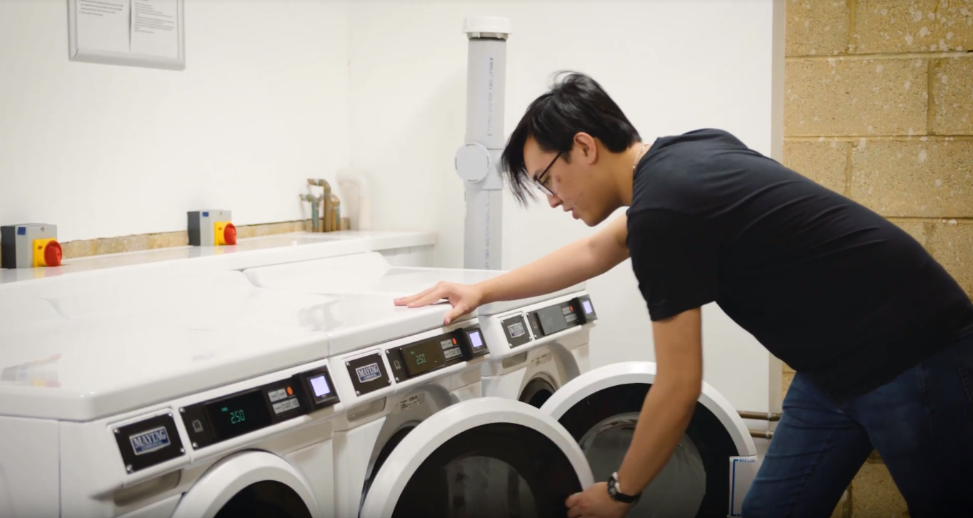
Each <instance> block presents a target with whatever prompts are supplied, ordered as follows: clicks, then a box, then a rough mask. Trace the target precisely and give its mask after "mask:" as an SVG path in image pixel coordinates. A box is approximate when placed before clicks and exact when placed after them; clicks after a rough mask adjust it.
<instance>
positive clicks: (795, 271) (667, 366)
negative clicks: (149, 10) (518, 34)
mask: <svg viewBox="0 0 973 518" xmlns="http://www.w3.org/2000/svg"><path fill="white" fill-rule="evenodd" d="M502 161H503V164H502V165H503V168H504V173H505V175H506V179H507V181H508V182H509V184H510V185H511V188H512V190H513V192H514V194H515V195H516V196H517V197H518V199H519V200H520V201H521V202H523V201H524V200H525V199H526V195H527V194H528V186H535V187H536V188H537V189H539V190H541V191H542V192H544V193H545V194H546V195H547V198H548V201H549V203H550V205H551V207H553V208H556V207H559V206H560V207H561V208H562V209H563V210H564V211H565V212H570V213H571V214H572V216H574V218H576V219H581V220H582V221H584V222H585V223H586V224H587V225H588V226H595V225H598V224H599V223H601V222H603V221H604V220H605V219H606V218H608V216H609V215H610V214H612V212H613V211H615V210H616V209H617V208H619V207H623V206H627V207H628V209H627V211H626V215H625V216H623V217H620V218H618V219H616V220H615V221H613V222H611V223H609V224H608V225H606V226H605V227H604V228H603V229H602V230H600V231H599V232H597V233H596V234H594V235H592V236H590V237H588V238H585V239H582V240H580V241H578V242H575V243H572V244H569V245H567V246H565V247H564V248H562V249H560V250H557V251H555V252H553V253H551V254H550V255H548V256H546V257H544V258H542V259H539V260H537V261H535V262H533V263H531V264H528V265H526V266H523V267H521V268H518V269H516V270H513V271H511V272H509V273H506V274H504V275H502V276H499V277H497V278H495V279H492V280H490V281H487V282H484V283H482V284H479V285H472V286H469V285H457V284H449V283H440V284H438V285H437V286H435V287H432V288H430V289H429V290H426V291H424V292H422V293H420V294H417V295H414V296H412V297H406V298H404V299H400V300H398V301H397V302H396V303H397V304H400V305H401V304H408V305H409V306H420V305H424V304H428V303H432V302H434V301H437V300H439V299H441V298H446V299H448V300H449V302H450V303H451V304H452V305H453V309H452V310H451V311H450V313H449V315H448V316H447V321H449V320H450V319H454V318H456V317H457V316H459V315H462V314H465V313H467V312H469V311H472V310H473V309H475V308H476V307H478V306H479V305H481V304H485V303H488V302H492V301H496V300H507V299H515V298H521V297H528V296H534V295H538V294H542V293H548V292H551V291H555V290H558V289H560V288H563V287H567V286H570V285H573V284H575V283H577V282H580V281H583V280H586V279H590V278H592V277H595V276H597V275H600V274H602V273H604V272H606V271H608V270H609V269H611V268H612V267H614V266H615V265H617V264H619V263H620V262H622V261H623V260H625V259H626V258H629V257H631V260H632V268H633V270H634V271H635V274H636V278H637V279H638V283H639V289H640V291H641V293H642V296H643V297H644V299H645V302H646V304H647V306H648V312H649V315H650V318H651V320H652V325H653V336H654V338H655V353H656V362H657V372H658V374H657V376H656V383H655V384H654V385H653V387H652V390H650V391H649V393H648V395H647V396H646V399H645V403H644V405H643V409H642V412H643V415H649V414H651V415H652V416H653V418H652V419H645V420H640V421H639V423H638V426H637V428H636V430H635V433H634V436H633V438H632V442H631V444H630V446H629V449H628V452H627V454H626V456H625V459H624V461H623V462H622V465H621V466H619V468H618V471H617V477H616V476H613V477H612V480H611V482H612V483H613V484H615V488H616V489H617V491H618V492H619V493H621V496H618V495H615V494H614V493H610V492H609V490H608V485H607V484H606V482H605V481H601V482H599V483H597V484H595V485H594V486H592V487H589V488H587V489H585V491H584V492H582V493H579V494H576V495H573V496H571V497H570V498H569V499H568V500H567V502H566V505H567V508H568V509H567V515H568V516H569V517H572V518H573V517H579V516H583V517H603V518H607V517H621V516H624V515H625V514H626V512H627V510H628V504H626V503H625V502H624V500H626V497H625V495H628V496H629V497H631V496H635V495H637V494H639V493H640V492H641V491H642V490H643V489H644V488H645V487H646V486H647V485H648V484H649V483H651V482H652V480H653V478H654V477H655V476H656V475H657V474H658V473H659V472H660V470H661V469H662V467H663V466H664V465H665V464H666V462H667V460H668V458H669V457H670V455H671V454H672V452H673V450H674V449H675V447H676V445H677V443H678V442H679V439H680V438H681V437H682V434H683V432H684V430H685V429H686V427H687V425H688V423H689V421H690V418H691V417H692V412H693V410H694V407H695V403H696V400H697V398H698V397H699V394H700V386H701V380H702V366H701V363H702V360H701V346H702V344H701V319H700V307H701V306H703V305H704V304H707V303H709V302H714V301H715V302H716V303H717V304H719V306H720V307H721V308H722V309H723V311H724V312H726V314H727V315H729V316H730V317H731V318H732V319H733V320H734V321H735V322H736V323H738V324H739V325H740V326H741V327H743V328H744V329H746V330H747V331H749V332H750V333H751V334H753V335H754V336H755V337H756V339H757V340H759V341H760V343H761V344H763V345H764V346H765V347H766V348H767V349H768V350H769V351H770V352H771V353H772V354H774V355H775V356H777V357H778V358H780V359H782V360H783V361H784V362H786V363H787V364H788V365H790V366H792V367H794V369H795V370H796V371H797V374H796V375H795V377H794V381H793V383H792V384H791V387H790V390H789V391H788V393H787V397H786V398H785V400H784V405H783V407H784V414H783V418H782V419H781V421H780V423H779V425H778V427H777V430H776V433H775V436H774V439H773V440H772V441H771V444H770V446H769V450H768V452H767V454H766V457H765V459H764V461H763V464H762V466H761V468H760V470H759V473H758V475H757V478H756V480H755V481H754V483H753V486H752V487H751V489H750V492H749V494H748V495H747V498H746V500H745V501H744V504H743V515H744V516H746V517H748V518H755V517H764V516H768V517H785V516H822V517H827V516H830V514H831V511H832V510H833V509H834V507H835V505H836V504H837V502H838V500H839V498H840V496H841V493H842V492H843V490H844V489H845V488H846V487H847V486H848V484H849V482H850V481H851V480H852V478H853V477H854V475H855V474H856V473H857V471H858V469H859V468H860V467H861V465H862V463H863V462H864V461H865V459H866V458H867V457H868V456H869V454H870V453H871V452H872V450H873V449H875V450H877V451H878V452H879V454H880V455H881V456H882V457H883V459H884V461H885V463H886V465H887V466H888V469H889V471H890V472H891V474H892V477H893V478H894V480H895V482H896V484H897V486H898V488H899V490H900V491H901V493H902V494H903V496H904V497H905V499H906V502H907V503H908V505H909V510H910V513H911V515H912V516H914V517H922V516H929V517H937V516H973V499H971V497H970V495H971V494H973V304H971V303H970V300H969V298H968V297H967V295H966V294H965V293H964V292H963V290H962V289H961V288H960V287H959V286H958V285H957V283H956V282H955V281H954V280H953V278H952V277H950V275H949V274H948V273H947V272H946V271H945V270H944V269H943V268H942V267H941V266H940V265H939V264H937V263H936V261H934V260H933V259H932V257H930V255H929V254H928V253H927V252H926V251H925V250H924V249H923V247H922V246H921V245H920V244H919V243H917V242H916V241H915V240H914V239H912V238H911V237H910V236H909V235H908V234H906V233H905V232H903V231H902V230H900V229H899V228H898V227H896V226H895V225H893V224H891V223H889V222H888V221H887V220H885V219H884V218H882V217H881V216H879V215H878V214H875V213H874V212H872V211H870V210H868V209H867V208H865V207H863V206H862V205H860V204H858V203H855V202H853V201H851V200H849V199H847V198H845V197H843V196H841V195H839V194H837V193H834V192H831V191H829V190H827V189H825V188H824V187H821V186H820V185H818V184H816V183H814V182H812V181H810V180H808V179H807V178H804V177H803V176H801V175H799V174H798V173H796V172H794V171H792V170H790V169H788V168H785V167H783V166H782V165H780V164H779V163H777V162H775V161H773V160H771V159H769V158H766V157H764V156H762V155H761V154H759V153H757V152H755V151H753V150H751V149H749V148H747V146H745V145H744V144H743V143H742V142H740V141H739V140H738V139H737V138H735V137H734V136H733V135H731V134H729V133H727V132H725V131H720V130H713V129H707V130H698V131H692V132H689V133H686V134H684V135H678V136H669V137H662V138H658V139H655V141H654V142H652V143H651V144H646V143H643V142H642V141H641V138H640V136H639V134H638V132H637V131H636V130H635V128H634V127H633V125H632V124H631V123H630V122H629V121H628V119H627V118H626V117H625V115H624V114H623V113H622V111H621V110H620V109H619V108H618V106H617V105H616V104H615V103H614V102H613V101H612V99H611V98H610V97H609V96H608V95H607V93H605V91H604V90H603V89H602V88H601V87H600V85H599V84H598V83H596V82H595V81H594V80H592V79H591V78H589V77H586V76H584V75H580V74H570V75H567V76H566V77H564V78H563V79H562V80H560V81H559V82H557V83H556V84H555V85H554V86H553V88H552V89H551V90H550V91H549V92H547V93H545V94H544V95H542V96H540V97H539V98H538V99H536V100H535V101H534V102H533V103H532V104H531V105H530V107H529V108H528V110H527V113H526V114H525V115H524V117H523V119H522V120H521V121H520V123H519V124H518V126H517V128H516V129H515V130H514V131H513V133H512V135H511V137H510V141H509V143H508V145H507V147H506V149H505V150H504V153H503V159H502Z"/></svg>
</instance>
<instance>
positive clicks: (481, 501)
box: [336, 398, 593, 518]
mask: <svg viewBox="0 0 973 518" xmlns="http://www.w3.org/2000/svg"><path fill="white" fill-rule="evenodd" d="M336 476H341V474H340V473H338V474H336ZM592 483H593V479H592V476H591V469H590V468H589V467H588V462H587V461H586V460H585V457H584V453H583V452H582V451H581V448H579V447H578V444H577V442H576V441H575V440H574V439H573V438H572V437H571V435H570V434H569V433H568V432H567V430H565V429H564V428H563V427H562V426H561V425H559V424H558V423H557V421H555V420H554V419H552V418H550V417H549V416H546V415H544V414H542V413H541V412H540V411H539V410H538V409H536V408H534V407H532V406H530V405H528V404H526V403H521V402H520V401H514V400H510V399H502V398H480V399H474V400H470V401H464V402H462V403H458V404H455V405H452V406H450V407H448V408H447V409H445V410H443V411H440V412H438V413H436V414H434V415H432V416H431V417H429V418H428V419H426V420H425V421H423V422H422V423H420V424H419V425H418V426H416V428H415V429H413V430H412V432H410V433H409V434H408V435H407V436H405V438H403V439H402V442H400V443H399V445H398V447H396V448H395V450H393V451H392V453H391V454H390V455H389V456H388V458H387V459H386V460H385V462H384V464H382V467H381V469H380V470H379V472H378V474H377V475H376V477H375V479H374V481H373V482H372V486H371V488H370V489H369V491H368V495H367V496H366V497H365V501H364V502H363V504H362V508H361V511H360V513H359V517H360V518H412V517H415V516H422V517H425V518H447V517H448V518H496V517H498V516H519V517H523V518H533V517H536V518H547V517H549V516H567V507H565V505H564V502H565V500H566V499H567V498H568V497H569V496H570V495H572V494H573V493H576V492H579V491H581V490H582V489H584V488H586V487H588V486H589V485H591V484H592Z"/></svg>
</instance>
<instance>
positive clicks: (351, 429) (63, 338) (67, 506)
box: [0, 272, 486, 518]
mask: <svg viewBox="0 0 973 518" xmlns="http://www.w3.org/2000/svg"><path fill="white" fill-rule="evenodd" d="M241 279H242V276H240V275H239V274H236V275H233V274H232V273H229V272H228V273H224V274H218V275H206V276H200V277H198V278H195V279H194V282H192V283H190V284H187V285H184V286H178V285H172V284H170V283H150V284H143V285H140V286H136V287H133V289H132V290H130V291H125V290H122V292H121V293H117V292H116V293H109V292H107V291H102V292H99V293H92V294H87V296H86V294H83V293H71V294H70V296H66V297H65V298H64V299H60V300H52V301H47V300H32V301H27V303H26V305H15V306H14V307H13V308H8V307H6V305H5V306H4V307H2V308H0V310H3V314H4V315H8V316H9V320H10V321H11V322H14V323H16V325H11V326H9V327H7V326H5V327H4V328H3V330H2V332H0V344H2V346H0V365H2V366H4V367H5V369H4V373H5V375H6V377H5V382H6V383H4V384H3V385H0V415H3V416H5V417H2V418H0V423H2V424H3V426H4V428H5V432H8V433H5V437H9V438H10V439H9V441H8V442H7V445H6V447H5V448H0V467H3V468H4V469H3V470H2V472H5V473H29V474H30V475H31V476H30V477H28V480H30V481H32V482H31V484H25V483H24V482H22V481H20V480H12V479H10V478H8V479H7V480H6V481H3V483H4V485H5V487H6V489H8V491H7V492H6V494H7V495H15V496H11V497H10V498H7V499H6V500H5V501H0V506H3V505H6V506H7V508H8V509H9V510H11V512H10V513H7V514H8V515H11V516H16V515H17V513H27V514H28V515H34V514H39V515H59V514H60V515H64V516H81V517H85V516H128V517H150V516H151V517H163V516H165V517H168V516H173V517H181V518H188V517H198V516H205V517H213V516H221V517H226V516H241V515H250V514H252V513H253V512H258V514H259V515H261V516H267V517H292V516H299V517H304V516H314V517H317V516H335V515H342V516H344V515H349V516H356V515H357V513H358V509H359V507H360V503H361V501H362V498H363V495H365V494H367V493H368V486H367V481H368V480H370V479H371V478H372V476H373V475H372V473H373V472H374V473H377V472H378V471H379V468H380V467H381V466H382V464H383V461H384V458H385V457H386V456H387V455H388V454H389V453H390V452H391V451H393V450H394V443H395V442H396V441H398V440H399V439H400V438H401V437H402V436H403V435H404V434H405V432H406V431H407V430H409V429H411V428H412V427H413V426H414V424H415V423H417V422H422V421H423V420H424V419H425V418H427V417H428V416H429V415H430V414H432V413H433V412H435V411H436V410H438V409H440V408H443V407H445V406H448V405H450V404H452V403H453V402H464V401H467V400H470V399H471V398H475V396H477V395H478V380H479V370H478V365H477V364H476V361H482V357H483V356H484V354H485V353H486V346H485V345H484V343H483V340H482V336H481V334H480V333H479V331H478V330H477V329H475V328H471V327H470V326H471V325H475V322H472V321H464V322H458V323H457V324H456V325H455V326H454V327H453V328H449V329H443V328H442V320H443V317H444V315H445V311H446V310H447V308H444V307H442V306H439V307H428V308H421V309H419V310H408V309H406V308H397V307H394V306H393V305H391V304H388V303H387V300H386V298H385V297H380V296H368V295H346V296H325V295H314V294H306V293H300V292H292V291H289V290H262V289H259V288H254V287H253V286H252V285H250V284H249V282H247V281H245V280H243V283H244V284H245V285H246V286H242V285H241V284H240V282H239V281H240V280H241ZM177 294H178V296H177ZM180 303H182V304H183V305H180ZM56 307H57V308H59V309H58V310H56V309H55V308H56ZM207 309H211V310H212V311H211V312H210V313H206V310H207ZM199 312H202V313H203V315H202V317H198V316H197V314H198V313H199ZM65 315H68V316H65ZM206 317H208V318H206ZM447 338H448V340H447ZM437 339H438V340H437ZM331 342H333V343H334V344H335V347H336V351H337V352H338V353H340V354H338V355H337V356H335V357H333V358H331V359H328V356H329V354H330V352H331V351H330V345H331ZM433 346H435V347H438V349H434V348H433ZM375 351H379V354H380V355H381V356H380V357H381V359H382V360H381V362H379V363H376V362H370V363H366V364H364V365H363V364H362V362H363V361H367V360H370V359H374V358H373V355H372V353H373V352H375ZM335 362H337V363H335ZM468 363H469V364H468ZM376 369H377V370H376ZM383 374H388V376H389V377H388V378H387V381H388V382H387V383H386V384H385V385H384V386H378V384H379V383H380V380H384V379H386V378H383V377H382V375H383ZM351 376H355V378H354V380H355V381H354V382H352V381H351V379H352V378H351ZM375 388H378V390H375ZM344 400H347V401H348V403H345V402H344ZM346 406H347V408H346ZM336 425H338V426H337V428H336ZM336 429H337V433H335V430H336ZM372 431H374V432H376V435H375V436H374V437H370V436H369V434H370V433H371V432H372ZM333 437H334V438H335V439H333ZM362 444H369V445H370V446H371V450H370V453H371V454H367V455H361V451H360V450H359V447H360V446H361V445H362ZM355 470H358V471H357V472H358V473H360V476H361V478H360V480H359V483H358V484H357V487H356V483H355V482H354V478H355V476H356V475H353V473H354V472H355ZM336 477H337V480H335V478H336ZM14 478H16V477H14ZM38 481H39V482H41V483H39V484H35V482H38ZM35 485H36V487H33V486H35ZM336 488H337V489H338V490H340V491H344V492H345V493H347V492H349V490H350V492H351V493H352V494H353V495H354V496H353V499H352V501H349V502H348V504H347V505H346V504H345V503H344V502H345V500H344V499H342V498H341V497H340V495H336V494H335V489H336ZM346 508H347V509H348V511H347V513H346V512H345V509H346ZM339 513H340V514H339Z"/></svg>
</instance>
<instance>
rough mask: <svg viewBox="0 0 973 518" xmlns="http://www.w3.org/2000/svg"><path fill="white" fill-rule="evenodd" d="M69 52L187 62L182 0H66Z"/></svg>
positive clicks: (178, 65) (113, 60) (176, 64)
mask: <svg viewBox="0 0 973 518" xmlns="http://www.w3.org/2000/svg"><path fill="white" fill-rule="evenodd" d="M68 13H69V16H70V18H71V20H70V21H71V23H70V28H71V30H70V43H71V54H70V58H71V60H73V61H87V62H95V63H108V64H116V65H135V66H147V67H158V68H171V69H176V70H182V69H184V68H185V49H184V44H183V42H184V37H185V35H184V32H183V0H68Z"/></svg>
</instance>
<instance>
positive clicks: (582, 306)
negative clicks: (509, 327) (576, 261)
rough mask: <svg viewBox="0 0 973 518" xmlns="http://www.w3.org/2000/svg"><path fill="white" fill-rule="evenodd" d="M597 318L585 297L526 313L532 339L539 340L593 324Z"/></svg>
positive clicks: (589, 298)
mask: <svg viewBox="0 0 973 518" xmlns="http://www.w3.org/2000/svg"><path fill="white" fill-rule="evenodd" d="M597 318H598V314H597V313H596V312H595V307H594V305H593V304H592V303H591V297H589V296H587V295H584V296H582V297H575V298H573V299H571V300H569V301H566V302H561V303H559V304H554V305H551V306H547V307H544V308H541V309H538V310H536V311H531V312H529V313H527V320H528V321H529V322H530V328H531V331H532V332H533V333H534V338H541V337H544V336H548V335H552V334H554V333H558V332H560V331H564V330H565V329H568V328H571V327H574V326H580V325H584V324H587V323H588V322H594V321H595V320H597ZM505 327H506V326H505Z"/></svg>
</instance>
